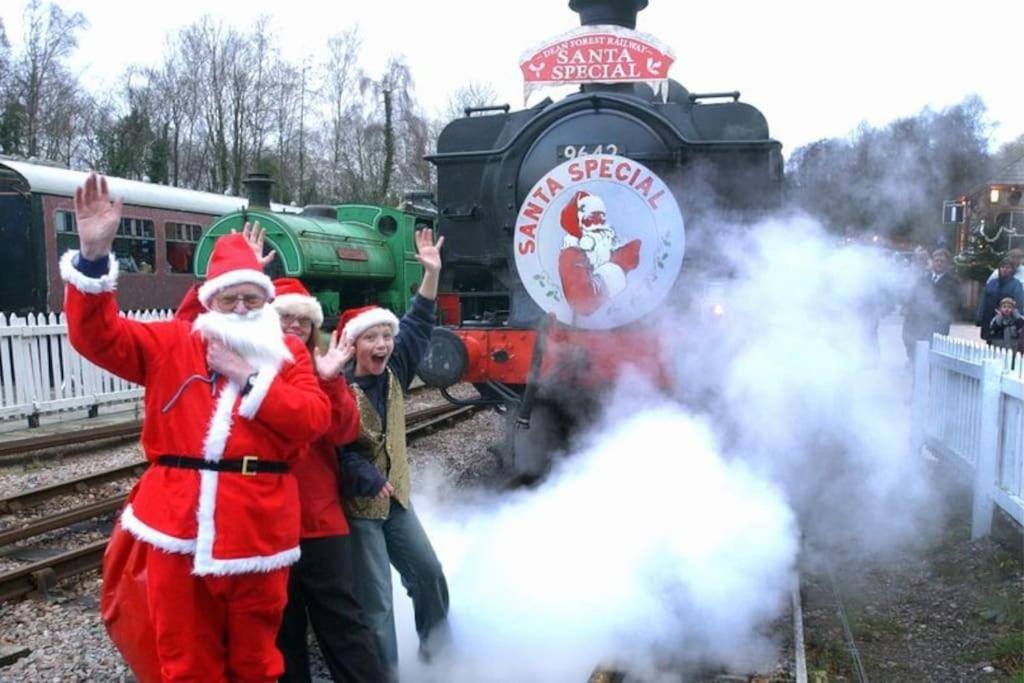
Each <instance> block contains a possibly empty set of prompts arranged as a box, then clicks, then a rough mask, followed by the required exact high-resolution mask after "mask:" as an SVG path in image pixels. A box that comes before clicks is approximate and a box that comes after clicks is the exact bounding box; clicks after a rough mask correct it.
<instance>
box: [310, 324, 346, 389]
mask: <svg viewBox="0 0 1024 683" xmlns="http://www.w3.org/2000/svg"><path fill="white" fill-rule="evenodd" d="M355 354H356V347H355V346H353V345H352V344H342V343H341V331H340V330H335V331H334V334H332V335H331V341H330V343H328V344H327V350H326V351H321V350H320V349H316V350H314V351H313V362H314V363H315V364H316V374H317V375H319V376H320V379H322V380H325V381H327V380H332V379H334V378H335V377H337V376H338V375H340V374H341V371H342V370H343V369H344V368H345V363H347V362H349V360H351V359H352V356H354V355H355Z"/></svg>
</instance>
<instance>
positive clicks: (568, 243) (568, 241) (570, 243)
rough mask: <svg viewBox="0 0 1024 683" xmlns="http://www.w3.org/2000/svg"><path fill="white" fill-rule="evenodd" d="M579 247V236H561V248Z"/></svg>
mask: <svg viewBox="0 0 1024 683" xmlns="http://www.w3.org/2000/svg"><path fill="white" fill-rule="evenodd" d="M572 248H576V249H579V248H580V238H579V237H576V236H575V235H566V236H565V237H563V238H562V249H572Z"/></svg>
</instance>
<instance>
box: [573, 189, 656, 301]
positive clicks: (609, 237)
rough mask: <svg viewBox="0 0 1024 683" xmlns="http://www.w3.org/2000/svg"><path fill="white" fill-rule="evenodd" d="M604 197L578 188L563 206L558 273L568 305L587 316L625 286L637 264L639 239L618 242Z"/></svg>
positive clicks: (638, 260) (638, 261)
mask: <svg viewBox="0 0 1024 683" xmlns="http://www.w3.org/2000/svg"><path fill="white" fill-rule="evenodd" d="M606 217H607V216H606V209H605V205H604V200H602V199H601V198H600V197H599V196H597V195H596V194H591V193H589V192H585V191H582V190H581V191H579V192H577V193H576V194H575V195H573V197H572V199H571V200H570V201H569V203H568V204H566V205H565V207H564V208H563V209H562V213H561V216H560V219H561V224H562V229H563V230H565V232H566V235H565V238H564V239H563V240H562V251H561V253H560V254H559V256H558V275H559V277H560V278H561V280H562V291H563V292H564V293H565V301H566V303H568V304H569V307H570V308H571V309H572V310H573V311H574V312H576V313H577V314H579V315H590V314H591V313H593V312H594V311H596V310H597V309H598V308H600V307H601V306H602V305H603V304H604V303H605V302H607V301H608V300H609V299H611V298H612V297H614V296H615V295H617V294H619V293H621V292H622V291H623V290H624V289H625V288H626V274H627V273H629V272H630V271H632V270H633V269H635V268H636V267H637V265H638V264H639V263H640V240H632V241H630V242H628V243H626V244H624V245H621V246H620V245H619V244H618V240H617V238H616V235H615V229H614V228H612V226H611V225H609V224H608V223H607V222H606Z"/></svg>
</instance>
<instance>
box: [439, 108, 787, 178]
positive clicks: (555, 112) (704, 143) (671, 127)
mask: <svg viewBox="0 0 1024 683" xmlns="http://www.w3.org/2000/svg"><path fill="white" fill-rule="evenodd" d="M603 102H610V103H613V104H616V105H619V106H620V107H623V108H626V107H634V106H635V104H634V102H633V100H632V99H631V98H627V97H624V96H622V95H615V94H612V93H589V94H586V95H580V96H577V97H572V98H569V99H566V100H563V101H562V102H559V103H557V104H555V105H554V106H552V107H551V108H550V109H548V110H546V111H543V112H541V113H540V115H538V116H537V117H536V118H535V119H533V120H532V121H530V122H529V123H527V125H525V126H523V127H522V128H521V129H519V130H518V131H517V132H516V134H515V135H514V136H513V137H512V139H510V140H509V141H508V142H506V143H505V144H504V145H502V146H501V147H498V148H495V149H478V150H468V151H461V152H440V153H437V154H430V155H427V156H425V157H423V158H424V159H426V160H427V161H431V162H434V163H437V162H439V161H440V162H445V161H457V160H460V159H471V158H473V157H479V156H502V155H504V154H506V153H507V152H509V151H510V150H512V149H513V148H515V146H516V145H517V144H519V142H520V139H521V138H523V137H525V136H526V135H527V131H530V130H532V129H533V128H536V127H541V125H542V124H543V125H547V124H548V121H549V120H550V119H554V118H558V117H559V116H562V115H564V114H565V113H566V112H564V111H562V110H563V109H569V110H570V112H569V113H571V112H573V111H576V110H578V109H585V108H587V107H588V106H589V107H592V108H594V109H600V108H601V105H602V103H603ZM643 113H644V115H645V116H646V117H649V118H650V119H651V120H653V121H655V122H657V123H659V124H661V125H662V126H664V128H665V129H667V130H668V131H670V132H671V133H672V134H673V135H674V136H675V138H676V139H677V140H678V142H679V143H681V144H682V145H686V146H690V147H722V148H728V147H742V148H744V149H749V148H750V147H771V146H773V145H778V144H779V142H778V140H774V139H772V138H767V139H764V140H690V139H688V138H686V137H684V136H683V135H682V134H681V133H680V132H679V130H678V129H677V128H676V126H675V124H674V123H673V122H672V121H670V120H669V119H667V118H666V117H664V116H662V115H661V114H659V113H658V112H656V111H652V110H649V109H645V110H643ZM627 156H628V155H627Z"/></svg>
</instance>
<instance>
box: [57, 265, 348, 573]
mask: <svg viewBox="0 0 1024 683" xmlns="http://www.w3.org/2000/svg"><path fill="white" fill-rule="evenodd" d="M72 257H73V252H72V253H69V254H66V255H65V257H64V258H63V259H62V260H61V275H62V276H63V277H64V279H65V280H66V281H67V282H68V286H67V288H66V294H65V305H64V307H65V312H66V314H67V319H68V335H69V338H70V340H71V344H72V346H74V347H75V349H76V350H77V351H78V352H79V353H81V354H82V355H83V356H84V357H85V358H87V359H89V360H90V361H92V362H93V363H95V364H97V365H99V366H100V367H102V368H104V369H106V370H108V371H110V372H112V373H114V374H116V375H118V376H120V377H123V378H125V379H127V380H128V381H131V382H135V383H137V384H141V385H143V386H144V387H145V389H146V393H145V420H144V422H143V428H142V446H143V449H144V451H145V453H146V457H147V458H148V459H149V460H150V461H154V460H156V458H157V457H158V456H161V455H185V456H191V457H202V458H205V459H206V460H211V461H219V460H221V459H224V460H228V459H240V458H242V457H244V456H256V457H257V458H259V459H261V460H276V461H294V460H295V459H296V458H297V457H298V456H299V455H300V454H301V451H302V444H306V443H309V442H310V441H313V440H314V439H316V438H317V437H319V436H320V435H321V434H322V433H323V432H324V431H325V430H326V429H327V427H328V425H329V420H330V403H329V401H328V399H327V397H326V396H325V395H324V393H323V392H322V391H321V390H320V388H319V386H318V384H317V381H316V378H315V377H314V375H313V372H312V365H311V363H310V359H309V354H308V352H306V351H305V349H304V348H303V347H302V345H301V343H300V342H299V341H298V340H297V339H290V338H286V339H285V344H287V346H286V347H284V348H286V349H287V351H285V352H284V353H283V354H282V357H281V358H280V359H278V360H277V362H276V363H273V362H269V363H268V362H264V363H262V364H261V365H260V367H259V374H258V376H257V379H256V382H255V385H254V387H253V389H252V390H251V391H250V392H249V394H247V395H246V396H244V397H241V396H240V389H239V387H238V386H237V385H236V384H235V383H234V382H232V381H228V380H227V379H226V378H223V377H220V378H217V379H216V380H215V381H214V383H213V384H212V385H211V384H210V383H209V381H208V380H209V373H208V371H207V366H206V342H205V341H204V340H203V338H202V337H201V336H200V335H199V334H198V333H196V332H195V331H194V330H193V324H192V323H190V322H188V321H184V320H177V319H176V320H169V321H160V322H149V323H143V322H138V321H133V320H129V319H127V318H123V317H121V316H120V315H119V313H118V308H117V301H116V300H115V297H114V295H113V293H112V291H113V289H114V286H115V283H116V279H117V272H116V271H117V268H116V262H115V261H114V260H113V259H111V272H110V274H108V275H105V276H103V277H101V278H89V277H86V276H85V275H83V274H82V273H80V272H79V271H77V270H76V269H75V268H74V266H73V265H72V262H71V259H72ZM289 352H290V356H291V357H288V353H289ZM121 523H122V525H123V526H124V528H125V529H127V530H128V531H130V532H131V533H132V534H134V535H135V536H136V537H138V538H140V539H141V540H143V541H146V542H148V543H151V544H152V545H154V546H156V547H158V548H161V549H162V550H165V551H168V552H177V553H187V554H192V555H194V556H195V557H194V561H193V572H194V573H195V574H197V575H205V574H241V573H248V572H256V571H270V570H272V569H276V568H279V567H284V566H287V565H290V564H292V563H293V562H295V561H296V560H297V559H298V557H299V547H298V541H299V495H298V485H297V482H296V478H295V476H293V475H292V474H291V473H288V474H274V473H260V474H256V475H255V476H249V475H244V474H241V473H220V472H214V471H210V470H202V471H197V470H188V469H178V468H171V467H163V466H153V467H150V468H149V469H148V470H147V471H146V473H145V474H144V475H143V476H142V479H141V480H140V481H139V485H138V489H137V492H136V495H135V497H134V499H133V500H132V502H131V504H130V505H128V506H127V507H126V508H125V510H124V512H123V513H122V515H121Z"/></svg>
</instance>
